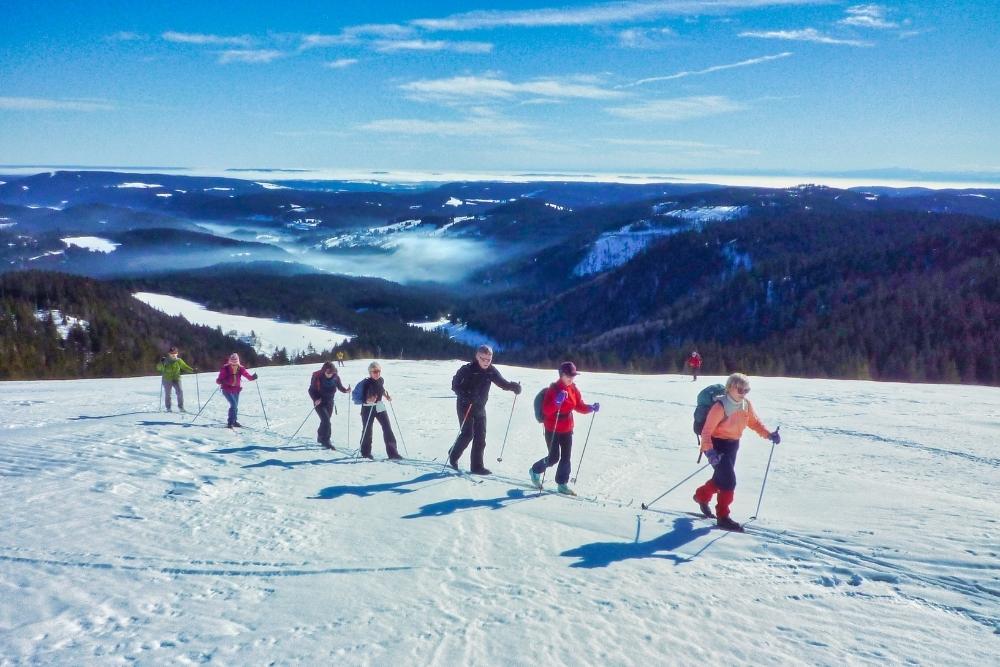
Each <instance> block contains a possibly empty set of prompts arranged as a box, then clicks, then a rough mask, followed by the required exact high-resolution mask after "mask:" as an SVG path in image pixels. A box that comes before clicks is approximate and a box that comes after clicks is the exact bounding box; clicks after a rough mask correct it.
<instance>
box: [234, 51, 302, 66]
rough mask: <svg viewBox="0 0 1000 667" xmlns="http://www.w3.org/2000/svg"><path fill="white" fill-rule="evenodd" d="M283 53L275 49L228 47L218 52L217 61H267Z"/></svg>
mask: <svg viewBox="0 0 1000 667" xmlns="http://www.w3.org/2000/svg"><path fill="white" fill-rule="evenodd" d="M284 55H286V54H285V52H284V51H277V50H275V49H229V50H227V51H220V52H219V63H221V64H223V65H227V64H229V63H269V62H272V61H274V60H277V59H278V58H281V57H282V56H284Z"/></svg>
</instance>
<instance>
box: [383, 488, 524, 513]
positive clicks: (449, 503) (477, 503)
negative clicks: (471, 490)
mask: <svg viewBox="0 0 1000 667" xmlns="http://www.w3.org/2000/svg"><path fill="white" fill-rule="evenodd" d="M539 497H540V496H538V495H531V496H528V495H525V493H524V491H522V490H521V489H511V490H510V491H508V492H507V495H506V496H501V497H500V498H488V499H482V500H477V499H474V498H453V499H451V500H442V501H441V502H439V503H431V504H429V505H424V506H423V507H421V508H420V511H419V512H418V513H416V514H407V515H406V516H404V517H403V518H404V519H419V518H420V517H427V516H447V515H448V514H454V513H455V512H463V511H468V510H474V509H477V508H480V507H485V508H487V509H491V510H499V509H503V508H504V507H506V506H507V505H510V504H513V503H516V502H521V501H523V500H531V499H532V498H539Z"/></svg>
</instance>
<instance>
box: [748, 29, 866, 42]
mask: <svg viewBox="0 0 1000 667" xmlns="http://www.w3.org/2000/svg"><path fill="white" fill-rule="evenodd" d="M740 37H756V38H757V39H781V40H785V41H790V42H814V43H816V44H833V45H839V46H871V45H872V44H871V42H864V41H861V40H857V39H840V38H837V37H831V36H830V35H824V34H823V33H821V32H820V31H818V30H816V28H803V29H801V30H767V31H756V30H748V31H746V32H741V33H740Z"/></svg>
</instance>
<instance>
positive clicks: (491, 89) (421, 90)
mask: <svg viewBox="0 0 1000 667" xmlns="http://www.w3.org/2000/svg"><path fill="white" fill-rule="evenodd" d="M401 88H402V89H403V90H405V91H407V92H408V93H410V94H411V96H413V97H415V98H417V99H422V100H427V99H430V100H441V99H455V98H474V99H475V98H478V99H482V98H494V99H510V98H514V97H518V96H521V95H527V96H531V97H535V98H537V97H543V98H556V99H558V98H577V99H592V100H603V99H612V98H615V97H620V96H621V95H622V93H619V92H617V91H614V90H608V89H605V88H601V87H599V86H595V85H591V84H584V83H573V82H567V81H558V80H555V79H536V80H533V81H524V82H520V83H515V82H513V81H507V80H506V79H501V78H498V77H490V76H485V77H482V76H456V77H452V78H450V79H423V80H420V81H413V82H410V83H406V84H403V85H402V86H401Z"/></svg>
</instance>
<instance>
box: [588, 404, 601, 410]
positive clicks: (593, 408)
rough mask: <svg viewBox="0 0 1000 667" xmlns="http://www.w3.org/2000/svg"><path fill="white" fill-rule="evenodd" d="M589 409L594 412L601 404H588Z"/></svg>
mask: <svg viewBox="0 0 1000 667" xmlns="http://www.w3.org/2000/svg"><path fill="white" fill-rule="evenodd" d="M590 409H591V410H593V411H594V412H599V411H600V409H601V404H600V403H594V404H593V405H591V406H590Z"/></svg>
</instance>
